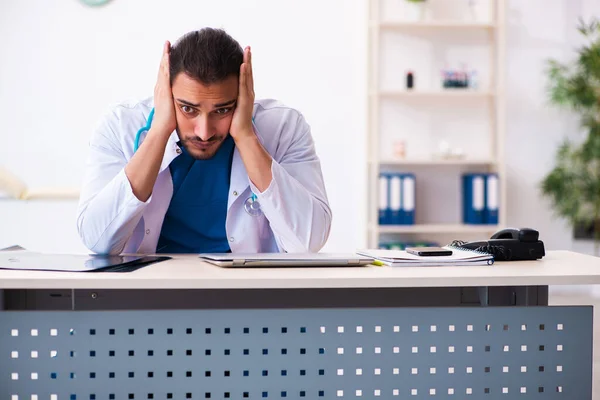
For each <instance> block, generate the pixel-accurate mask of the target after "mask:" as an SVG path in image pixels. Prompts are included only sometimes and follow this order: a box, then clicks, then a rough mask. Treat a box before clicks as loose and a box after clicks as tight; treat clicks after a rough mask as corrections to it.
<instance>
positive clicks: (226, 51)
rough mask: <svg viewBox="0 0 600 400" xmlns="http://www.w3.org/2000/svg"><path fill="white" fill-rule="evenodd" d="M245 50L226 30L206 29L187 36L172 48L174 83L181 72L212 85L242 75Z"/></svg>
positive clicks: (171, 61) (172, 79)
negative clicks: (241, 69)
mask: <svg viewBox="0 0 600 400" xmlns="http://www.w3.org/2000/svg"><path fill="white" fill-rule="evenodd" d="M243 60H244V51H243V50H242V47H241V46H240V44H239V43H238V42H237V41H236V40H235V39H234V38H232V37H231V36H229V34H227V33H226V32H225V31H224V30H222V29H214V28H203V29H201V30H199V31H193V32H189V33H186V34H185V35H183V36H182V37H181V38H180V39H179V40H177V42H175V44H173V46H172V47H171V57H170V75H171V84H173V81H174V80H175V78H176V77H177V75H179V74H180V73H181V72H184V73H185V74H186V75H188V76H189V77H190V78H193V79H196V80H197V81H199V82H201V83H203V84H205V85H209V84H212V83H216V82H221V81H223V80H225V79H227V78H228V77H229V76H231V75H236V76H238V75H239V74H240V65H242V62H243Z"/></svg>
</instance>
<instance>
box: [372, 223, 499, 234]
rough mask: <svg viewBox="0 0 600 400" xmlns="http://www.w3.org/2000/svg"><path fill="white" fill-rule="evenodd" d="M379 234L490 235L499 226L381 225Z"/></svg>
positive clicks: (378, 227)
mask: <svg viewBox="0 0 600 400" xmlns="http://www.w3.org/2000/svg"><path fill="white" fill-rule="evenodd" d="M376 229H378V230H379V233H438V234H442V233H489V232H495V231H497V230H498V229H500V227H499V226H498V225H465V224H416V225H379V226H377V227H376Z"/></svg>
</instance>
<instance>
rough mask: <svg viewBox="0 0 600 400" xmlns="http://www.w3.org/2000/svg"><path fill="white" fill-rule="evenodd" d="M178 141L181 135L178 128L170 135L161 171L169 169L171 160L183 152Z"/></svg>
mask: <svg viewBox="0 0 600 400" xmlns="http://www.w3.org/2000/svg"><path fill="white" fill-rule="evenodd" d="M178 141H179V136H178V135H177V130H174V131H173V133H171V136H169V140H167V146H166V147H165V155H164V156H163V160H162V163H161V164H160V172H162V171H164V170H165V169H167V168H168V167H169V165H170V164H171V162H172V161H173V160H174V159H175V158H176V157H177V156H178V155H180V154H181V148H180V147H179V145H178V144H177V142H178Z"/></svg>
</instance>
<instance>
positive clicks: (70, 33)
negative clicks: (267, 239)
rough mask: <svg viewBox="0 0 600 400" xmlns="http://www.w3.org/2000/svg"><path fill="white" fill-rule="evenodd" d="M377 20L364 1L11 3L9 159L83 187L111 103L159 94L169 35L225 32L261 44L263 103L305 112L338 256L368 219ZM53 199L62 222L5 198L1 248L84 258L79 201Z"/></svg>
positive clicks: (0, 72) (6, 59)
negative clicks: (369, 112) (370, 64)
mask: <svg viewBox="0 0 600 400" xmlns="http://www.w3.org/2000/svg"><path fill="white" fill-rule="evenodd" d="M366 18H367V17H366V3H364V2H363V1H362V0H352V1H348V0H328V1H325V2H323V1H319V0H295V1H285V2H282V1H278V0H261V1H247V0H235V1H217V2H209V1H202V2H200V1H190V0H170V1H168V2H167V1H152V2H150V1H145V0H113V1H111V2H110V3H109V4H108V5H107V6H105V7H101V8H88V7H85V6H83V5H81V4H80V2H79V1H77V0H28V1H26V2H23V1H20V0H2V1H0V37H1V38H2V41H3V46H2V48H3V50H2V55H1V56H0V57H1V59H2V62H1V63H0V121H2V130H1V132H2V133H1V134H0V135H1V138H2V140H1V142H0V143H1V145H0V164H3V165H6V166H8V167H9V168H10V169H11V170H12V171H13V172H14V173H16V174H18V175H20V177H21V178H22V179H24V180H25V181H26V182H27V184H28V185H30V186H47V185H79V184H80V181H81V178H82V172H83V171H82V166H83V165H84V160H85V156H86V146H87V141H88V138H89V136H90V133H91V132H92V129H93V127H94V125H95V124H96V122H97V121H98V119H99V118H100V116H101V115H102V114H103V112H104V111H105V110H106V109H107V108H108V107H109V105H111V104H114V103H116V102H119V101H121V100H123V99H127V98H143V97H147V96H149V95H151V94H152V90H153V88H154V79H155V76H156V72H157V69H158V62H159V60H160V54H161V49H162V43H163V42H164V40H166V39H169V40H171V41H174V40H176V39H177V38H178V37H179V36H181V35H182V34H183V33H185V32H187V31H190V30H193V29H198V28H201V27H203V26H213V27H222V28H225V29H226V30H227V31H228V32H229V33H230V34H231V35H232V36H233V37H235V38H236V39H237V40H238V41H239V42H240V44H241V45H242V46H245V45H251V46H252V48H253V64H254V76H255V89H256V95H257V97H258V98H266V97H271V98H277V99H279V100H281V101H283V102H284V103H286V104H288V105H290V106H293V107H296V108H297V109H299V110H300V111H301V112H302V113H303V114H304V115H305V117H306V119H307V120H308V122H309V123H310V125H311V126H312V132H313V136H314V139H315V142H316V146H317V152H318V154H319V156H320V157H321V161H322V168H323V173H324V176H325V181H326V185H327V190H328V195H329V200H330V203H331V206H332V208H333V210H334V219H333V227H332V233H331V239H330V241H329V243H328V247H327V249H328V250H330V251H342V250H343V249H344V248H348V247H350V248H353V247H358V246H359V244H360V243H361V242H362V241H363V238H364V237H365V224H366V221H365V218H364V214H365V206H364V205H363V204H364V203H363V196H362V195H361V194H362V193H363V192H364V191H365V186H366V183H365V179H366V174H365V172H364V170H363V166H364V165H365V159H366V155H365V153H364V151H363V150H362V149H363V148H364V142H365V137H364V128H365V124H366V107H365V104H366V103H365V101H366V98H365V92H366V89H365V88H366V79H365V76H366V75H365V74H366V61H365V57H364V55H365V54H366V22H367V21H366ZM340 165H344V166H345V167H343V168H340ZM52 204H53V207H52V208H50V209H48V211H50V212H51V213H53V214H54V215H52V216H49V217H48V218H44V217H43V216H44V211H43V210H44V209H45V208H46V207H47V204H46V203H45V202H30V203H29V204H27V205H25V204H24V203H17V202H15V201H2V202H1V203H0V221H2V223H1V227H0V246H2V245H3V244H10V243H20V244H22V245H27V246H28V247H31V248H35V249H40V250H44V251H85V249H83V247H82V246H81V245H80V243H79V240H78V239H77V236H76V234H75V231H74V229H75V202H66V203H64V202H60V204H59V203H52ZM33 215H35V216H36V218H32V216H33ZM38 217H41V220H38ZM51 218H52V219H51ZM23 221H25V222H23ZM49 237H52V238H60V240H54V239H53V240H51V241H48V240H47V239H48V238H49ZM63 240H64V241H63Z"/></svg>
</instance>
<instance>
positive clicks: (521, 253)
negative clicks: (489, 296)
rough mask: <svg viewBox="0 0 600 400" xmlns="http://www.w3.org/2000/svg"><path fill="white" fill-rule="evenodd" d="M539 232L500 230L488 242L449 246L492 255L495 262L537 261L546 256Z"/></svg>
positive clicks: (462, 243)
mask: <svg viewBox="0 0 600 400" xmlns="http://www.w3.org/2000/svg"><path fill="white" fill-rule="evenodd" d="M539 236H540V234H539V232H538V231H536V230H535V229H531V228H522V229H513V228H508V229H502V230H499V231H498V232H496V233H494V234H493V235H492V237H491V238H490V239H489V240H481V241H477V242H464V241H460V240H455V241H453V242H452V244H451V246H455V247H462V248H465V249H471V250H476V251H482V252H484V253H490V254H493V255H494V260H495V261H517V260H538V259H540V258H542V257H544V256H545V255H546V252H545V250H544V243H543V242H542V241H541V240H539Z"/></svg>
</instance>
